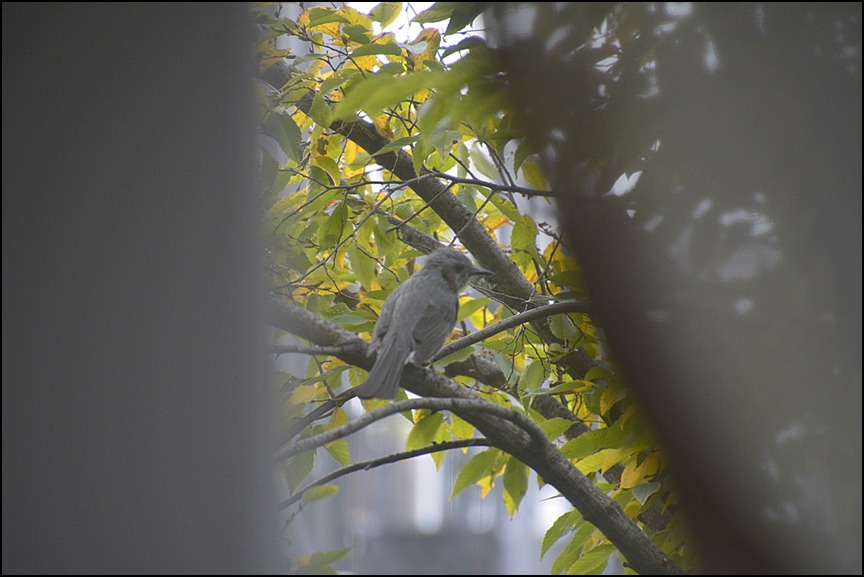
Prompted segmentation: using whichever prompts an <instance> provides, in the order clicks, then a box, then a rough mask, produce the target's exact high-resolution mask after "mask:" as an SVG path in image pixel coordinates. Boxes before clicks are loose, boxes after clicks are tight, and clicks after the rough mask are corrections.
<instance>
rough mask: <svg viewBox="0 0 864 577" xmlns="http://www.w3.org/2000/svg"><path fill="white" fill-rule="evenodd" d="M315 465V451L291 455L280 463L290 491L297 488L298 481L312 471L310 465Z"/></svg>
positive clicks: (301, 480)
mask: <svg viewBox="0 0 864 577" xmlns="http://www.w3.org/2000/svg"><path fill="white" fill-rule="evenodd" d="M314 465H315V451H306V452H305V453H300V454H299V455H297V456H296V457H292V458H291V459H289V460H288V461H287V462H285V463H284V464H283V465H282V472H283V473H284V475H285V480H286V481H287V482H288V486H289V487H290V488H291V492H292V493H293V492H294V491H296V490H297V487H299V486H300V483H302V482H303V480H304V479H305V478H306V477H308V476H309V473H311V472H312V467H313V466H314Z"/></svg>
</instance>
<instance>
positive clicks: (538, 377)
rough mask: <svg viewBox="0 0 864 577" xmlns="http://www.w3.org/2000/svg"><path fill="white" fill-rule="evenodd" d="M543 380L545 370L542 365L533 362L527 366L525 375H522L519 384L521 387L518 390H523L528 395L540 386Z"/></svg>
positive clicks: (539, 362) (538, 362)
mask: <svg viewBox="0 0 864 577" xmlns="http://www.w3.org/2000/svg"><path fill="white" fill-rule="evenodd" d="M545 378H546V368H545V367H544V366H543V363H542V362H541V361H534V362H533V363H531V364H530V365H528V368H527V369H526V370H525V374H524V375H522V379H521V381H522V382H521V383H520V384H521V385H522V386H521V387H519V388H520V389H522V390H524V391H525V392H526V393H530V392H531V391H533V390H534V389H536V388H538V387H539V386H540V385H542V384H543V380H544V379H545Z"/></svg>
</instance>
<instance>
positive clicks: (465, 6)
mask: <svg viewBox="0 0 864 577" xmlns="http://www.w3.org/2000/svg"><path fill="white" fill-rule="evenodd" d="M442 4H443V2H442ZM455 4H456V7H455V8H454V10H453V14H452V15H451V16H450V22H448V23H447V30H445V31H444V35H445V36H446V35H448V34H453V33H454V32H459V31H460V30H462V29H463V28H465V27H466V26H468V25H469V24H471V23H472V22H474V19H475V18H477V16H479V15H480V13H481V12H483V10H484V9H485V5H484V3H483V2H455Z"/></svg>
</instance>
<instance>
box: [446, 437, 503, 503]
mask: <svg viewBox="0 0 864 577" xmlns="http://www.w3.org/2000/svg"><path fill="white" fill-rule="evenodd" d="M497 456H498V450H497V449H487V450H485V451H483V452H482V453H477V454H476V455H474V456H473V457H471V458H470V459H468V462H467V463H465V465H463V466H462V469H460V470H459V474H458V475H457V476H456V481H455V482H454V483H453V492H452V493H451V494H450V499H451V500H452V499H453V497H455V496H456V495H458V494H459V493H461V492H462V491H464V490H465V489H467V488H468V487H470V486H471V485H473V484H474V483H476V482H477V481H479V480H480V479H482V478H483V477H486V476H488V475H489V474H490V473H491V471H492V465H493V464H494V463H495V458H496V457H497Z"/></svg>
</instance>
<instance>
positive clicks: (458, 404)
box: [273, 397, 548, 463]
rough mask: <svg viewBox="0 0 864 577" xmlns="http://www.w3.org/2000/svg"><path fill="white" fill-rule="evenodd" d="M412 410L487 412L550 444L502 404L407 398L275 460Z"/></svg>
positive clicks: (291, 447) (295, 446) (537, 429)
mask: <svg viewBox="0 0 864 577" xmlns="http://www.w3.org/2000/svg"><path fill="white" fill-rule="evenodd" d="M413 409H431V410H433V411H443V410H446V411H454V412H456V413H463V412H472V413H473V412H480V413H488V414H490V415H494V416H496V417H499V418H502V419H506V420H508V421H510V422H511V423H513V424H515V425H516V426H518V427H519V428H521V429H522V430H523V431H525V432H526V433H527V434H528V436H529V437H530V438H531V441H532V442H534V443H540V444H542V443H548V439H547V438H546V434H545V433H544V432H543V429H541V428H540V426H539V425H538V424H537V423H535V422H534V421H532V420H531V419H530V418H528V417H526V416H525V415H523V414H522V413H520V412H518V411H515V410H513V409H509V408H507V407H502V406H501V405H496V404H494V403H490V402H489V401H485V400H483V399H480V398H470V399H449V398H437V399H435V398H425V397H422V398H419V399H405V400H403V401H393V402H392V403H390V404H389V405H384V406H383V407H381V408H378V409H375V410H374V411H370V412H368V413H365V414H364V415H361V416H360V417H357V418H356V419H354V420H353V421H351V422H350V423H346V424H344V425H342V426H340V427H336V428H334V429H330V430H329V431H325V432H323V433H319V434H317V435H313V436H311V437H306V438H305V439H300V440H298V441H295V442H294V443H292V444H291V445H289V446H288V447H286V448H285V449H283V450H281V451H277V453H276V455H275V456H274V457H273V458H274V460H275V461H276V462H277V463H278V462H281V461H285V460H287V459H290V458H291V457H293V456H295V455H299V454H300V453H303V452H305V451H310V450H312V449H317V448H318V447H323V446H324V445H326V444H328V443H332V442H333V441H335V440H337V439H341V438H343V437H347V436H348V435H350V434H351V433H356V432H357V431H359V430H360V429H363V428H366V427H368V426H369V425H371V424H372V423H374V422H375V421H378V420H381V419H383V418H384V417H388V416H390V415H393V414H395V413H401V412H403V411H410V410H413Z"/></svg>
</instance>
